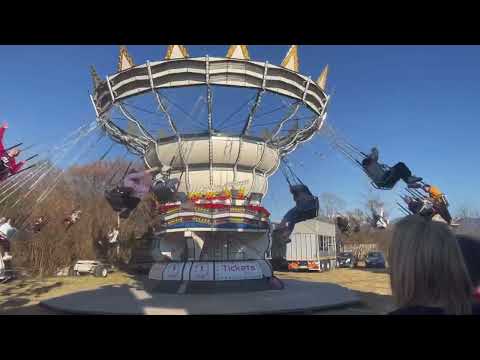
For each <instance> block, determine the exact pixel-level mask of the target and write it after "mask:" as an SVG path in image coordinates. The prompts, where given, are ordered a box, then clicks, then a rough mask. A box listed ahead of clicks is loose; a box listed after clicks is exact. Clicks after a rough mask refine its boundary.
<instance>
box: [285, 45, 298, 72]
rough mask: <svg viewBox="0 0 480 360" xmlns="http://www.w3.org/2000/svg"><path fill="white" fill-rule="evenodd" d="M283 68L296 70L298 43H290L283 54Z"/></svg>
mask: <svg viewBox="0 0 480 360" xmlns="http://www.w3.org/2000/svg"><path fill="white" fill-rule="evenodd" d="M281 66H283V67H284V68H286V69H289V70H292V71H295V72H298V70H299V65H298V45H292V46H291V47H290V49H289V50H288V52H287V55H286V56H285V59H283V61H282V65H281Z"/></svg>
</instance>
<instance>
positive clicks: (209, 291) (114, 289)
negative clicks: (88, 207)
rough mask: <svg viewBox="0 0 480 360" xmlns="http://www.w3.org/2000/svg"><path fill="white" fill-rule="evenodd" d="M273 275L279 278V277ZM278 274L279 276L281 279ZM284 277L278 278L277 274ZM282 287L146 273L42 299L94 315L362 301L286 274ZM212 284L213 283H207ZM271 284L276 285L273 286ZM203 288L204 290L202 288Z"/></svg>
mask: <svg viewBox="0 0 480 360" xmlns="http://www.w3.org/2000/svg"><path fill="white" fill-rule="evenodd" d="M272 279H276V278H275V277H274V278H272ZM277 280H278V279H277ZM278 281H280V280H278ZM281 283H282V284H283V286H282V287H277V289H270V290H265V289H264V287H263V286H261V284H260V282H258V280H256V283H253V282H252V283H249V282H248V281H245V280H244V281H242V282H241V286H235V283H233V282H228V283H225V284H228V285H227V287H223V286H221V285H219V284H218V282H217V283H216V284H215V283H211V284H203V285H207V286H200V287H199V284H198V283H196V284H195V285H194V286H193V287H192V286H191V285H192V284H191V282H189V281H186V282H185V281H181V282H178V283H177V282H169V283H168V286H169V287H170V289H166V288H165V286H166V285H165V282H160V284H161V286H160V287H158V286H156V285H155V284H157V285H158V284H159V282H152V281H151V280H148V279H146V278H145V279H144V281H141V282H140V283H139V284H138V285H137V286H130V285H112V286H104V287H101V288H99V289H96V290H88V291H82V292H78V293H74V294H70V295H65V296H61V297H57V298H52V299H49V300H46V301H43V302H41V303H40V305H41V306H44V307H46V308H48V309H50V310H53V311H55V312H59V313H66V314H92V315H93V314H95V315H261V314H294V313H299V314H301V313H307V314H308V313H311V312H313V311H322V310H327V309H332V308H340V307H345V306H350V305H353V304H356V303H358V302H359V299H358V297H357V296H356V295H355V293H354V292H353V291H352V290H350V289H347V288H344V287H342V286H339V285H336V284H330V283H316V282H308V281H299V280H282V281H281ZM208 285H210V286H208ZM271 288H272V287H271ZM199 289H201V290H199Z"/></svg>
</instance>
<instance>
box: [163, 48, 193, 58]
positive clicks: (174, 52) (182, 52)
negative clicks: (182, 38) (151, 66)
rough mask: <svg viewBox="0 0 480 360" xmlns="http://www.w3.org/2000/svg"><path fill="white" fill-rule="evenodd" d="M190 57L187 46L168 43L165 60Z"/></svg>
mask: <svg viewBox="0 0 480 360" xmlns="http://www.w3.org/2000/svg"><path fill="white" fill-rule="evenodd" d="M187 57H188V51H187V48H186V47H185V46H183V45H168V48H167V55H165V60H172V59H182V58H187Z"/></svg>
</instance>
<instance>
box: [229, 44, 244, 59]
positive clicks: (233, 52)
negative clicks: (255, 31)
mask: <svg viewBox="0 0 480 360" xmlns="http://www.w3.org/2000/svg"><path fill="white" fill-rule="evenodd" d="M227 58H230V59H241V60H250V54H249V53H248V48H247V45H230V47H229V48H228V51H227Z"/></svg>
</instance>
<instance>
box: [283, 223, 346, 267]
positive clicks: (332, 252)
mask: <svg viewBox="0 0 480 360" xmlns="http://www.w3.org/2000/svg"><path fill="white" fill-rule="evenodd" d="M290 239H291V242H290V243H288V244H287V256H286V259H287V262H288V270H289V271H298V270H308V271H320V272H321V271H329V270H331V269H333V268H335V266H336V263H337V251H336V244H335V236H329V235H318V234H315V233H301V232H296V233H293V234H292V235H291V236H290Z"/></svg>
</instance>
